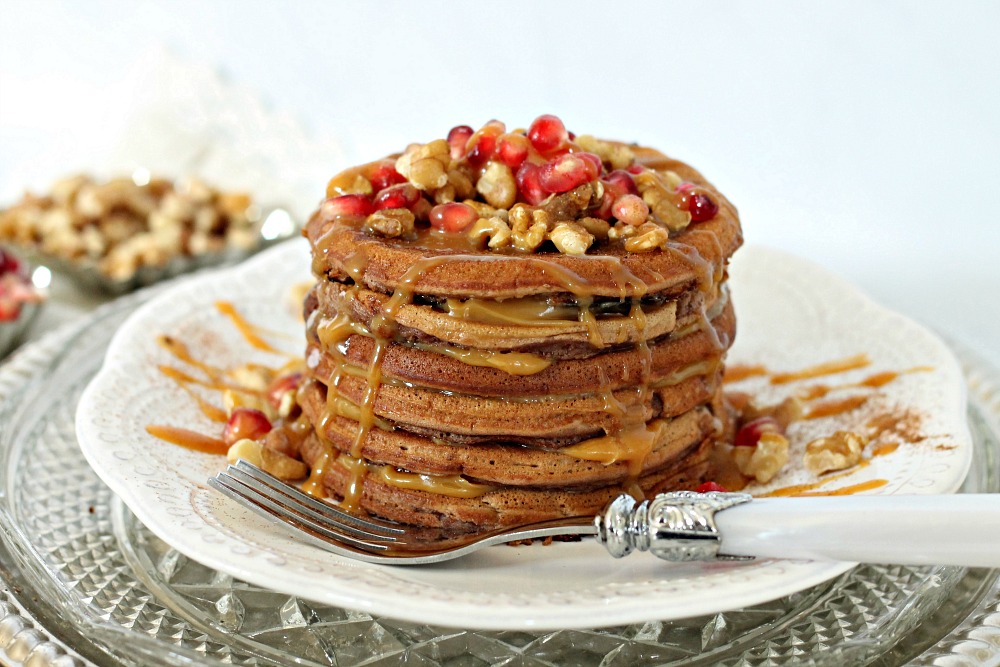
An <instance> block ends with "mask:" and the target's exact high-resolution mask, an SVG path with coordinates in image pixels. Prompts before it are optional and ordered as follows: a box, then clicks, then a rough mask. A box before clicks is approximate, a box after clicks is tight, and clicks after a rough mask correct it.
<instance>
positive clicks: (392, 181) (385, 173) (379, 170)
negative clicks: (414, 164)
mask: <svg viewBox="0 0 1000 667" xmlns="http://www.w3.org/2000/svg"><path fill="white" fill-rule="evenodd" d="M368 180H369V181H371V183H372V189H373V190H374V191H375V192H381V191H382V190H385V189H386V188H388V187H390V186H393V185H398V184H400V183H406V177H405V176H403V175H402V174H401V173H399V172H398V171H396V163H395V162H393V161H392V160H382V161H381V162H376V163H375V165H374V166H373V167H372V170H371V173H369V174H368Z"/></svg>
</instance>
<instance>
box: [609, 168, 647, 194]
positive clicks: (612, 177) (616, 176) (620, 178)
mask: <svg viewBox="0 0 1000 667" xmlns="http://www.w3.org/2000/svg"><path fill="white" fill-rule="evenodd" d="M604 180H605V181H607V182H608V183H614V184H615V185H617V186H618V187H620V188H621V189H622V193H623V194H626V195H637V194H639V188H637V187H636V186H635V179H634V178H632V174H630V173H628V172H627V171H625V170H624V169H615V170H614V171H613V172H611V173H610V174H608V175H607V176H605V177H604Z"/></svg>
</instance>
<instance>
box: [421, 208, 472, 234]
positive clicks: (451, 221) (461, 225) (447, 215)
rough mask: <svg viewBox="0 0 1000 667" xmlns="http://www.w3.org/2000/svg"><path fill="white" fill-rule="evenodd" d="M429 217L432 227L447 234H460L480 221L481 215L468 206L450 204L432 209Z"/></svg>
mask: <svg viewBox="0 0 1000 667" xmlns="http://www.w3.org/2000/svg"><path fill="white" fill-rule="evenodd" d="M428 217H429V220H430V223H431V227H434V228H436V229H440V230H443V231H446V232H460V231H462V230H463V229H465V228H466V227H468V226H469V225H471V224H472V223H474V222H475V221H476V220H478V219H479V214H478V213H477V212H476V209H474V208H472V207H471V206H469V205H468V204H462V203H459V202H448V203H447V204H438V205H437V206H435V207H434V208H432V209H431V212H430V216H428Z"/></svg>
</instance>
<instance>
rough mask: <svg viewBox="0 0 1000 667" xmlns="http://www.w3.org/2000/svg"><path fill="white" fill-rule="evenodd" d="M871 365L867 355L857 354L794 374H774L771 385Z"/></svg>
mask: <svg viewBox="0 0 1000 667" xmlns="http://www.w3.org/2000/svg"><path fill="white" fill-rule="evenodd" d="M871 363H872V362H871V359H869V358H868V355H867V354H857V355H855V356H853V357H847V358H846V359H838V360H836V361H828V362H826V363H822V364H817V365H815V366H810V367H809V368H804V369H802V370H800V371H795V372H794V373H775V374H774V375H772V376H771V384H787V383H789V382H796V381H798V380H810V379H812V378H818V377H823V376H824V375H835V374H837V373H845V372H847V371H852V370H855V369H857V368H864V367H865V366H869V365H871Z"/></svg>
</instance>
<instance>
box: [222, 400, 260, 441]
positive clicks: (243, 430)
mask: <svg viewBox="0 0 1000 667" xmlns="http://www.w3.org/2000/svg"><path fill="white" fill-rule="evenodd" d="M270 430H271V420H269V419H268V418H267V415H265V414H264V413H263V412H261V411H260V410H254V409H253V408H236V409H235V410H233V414H231V415H229V421H227V422H226V426H225V428H223V429H222V440H223V442H225V443H226V444H227V445H231V444H233V443H234V442H236V441H237V440H242V439H244V438H249V439H250V440H256V439H257V438H262V437H264V436H265V435H267V432H268V431H270Z"/></svg>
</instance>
